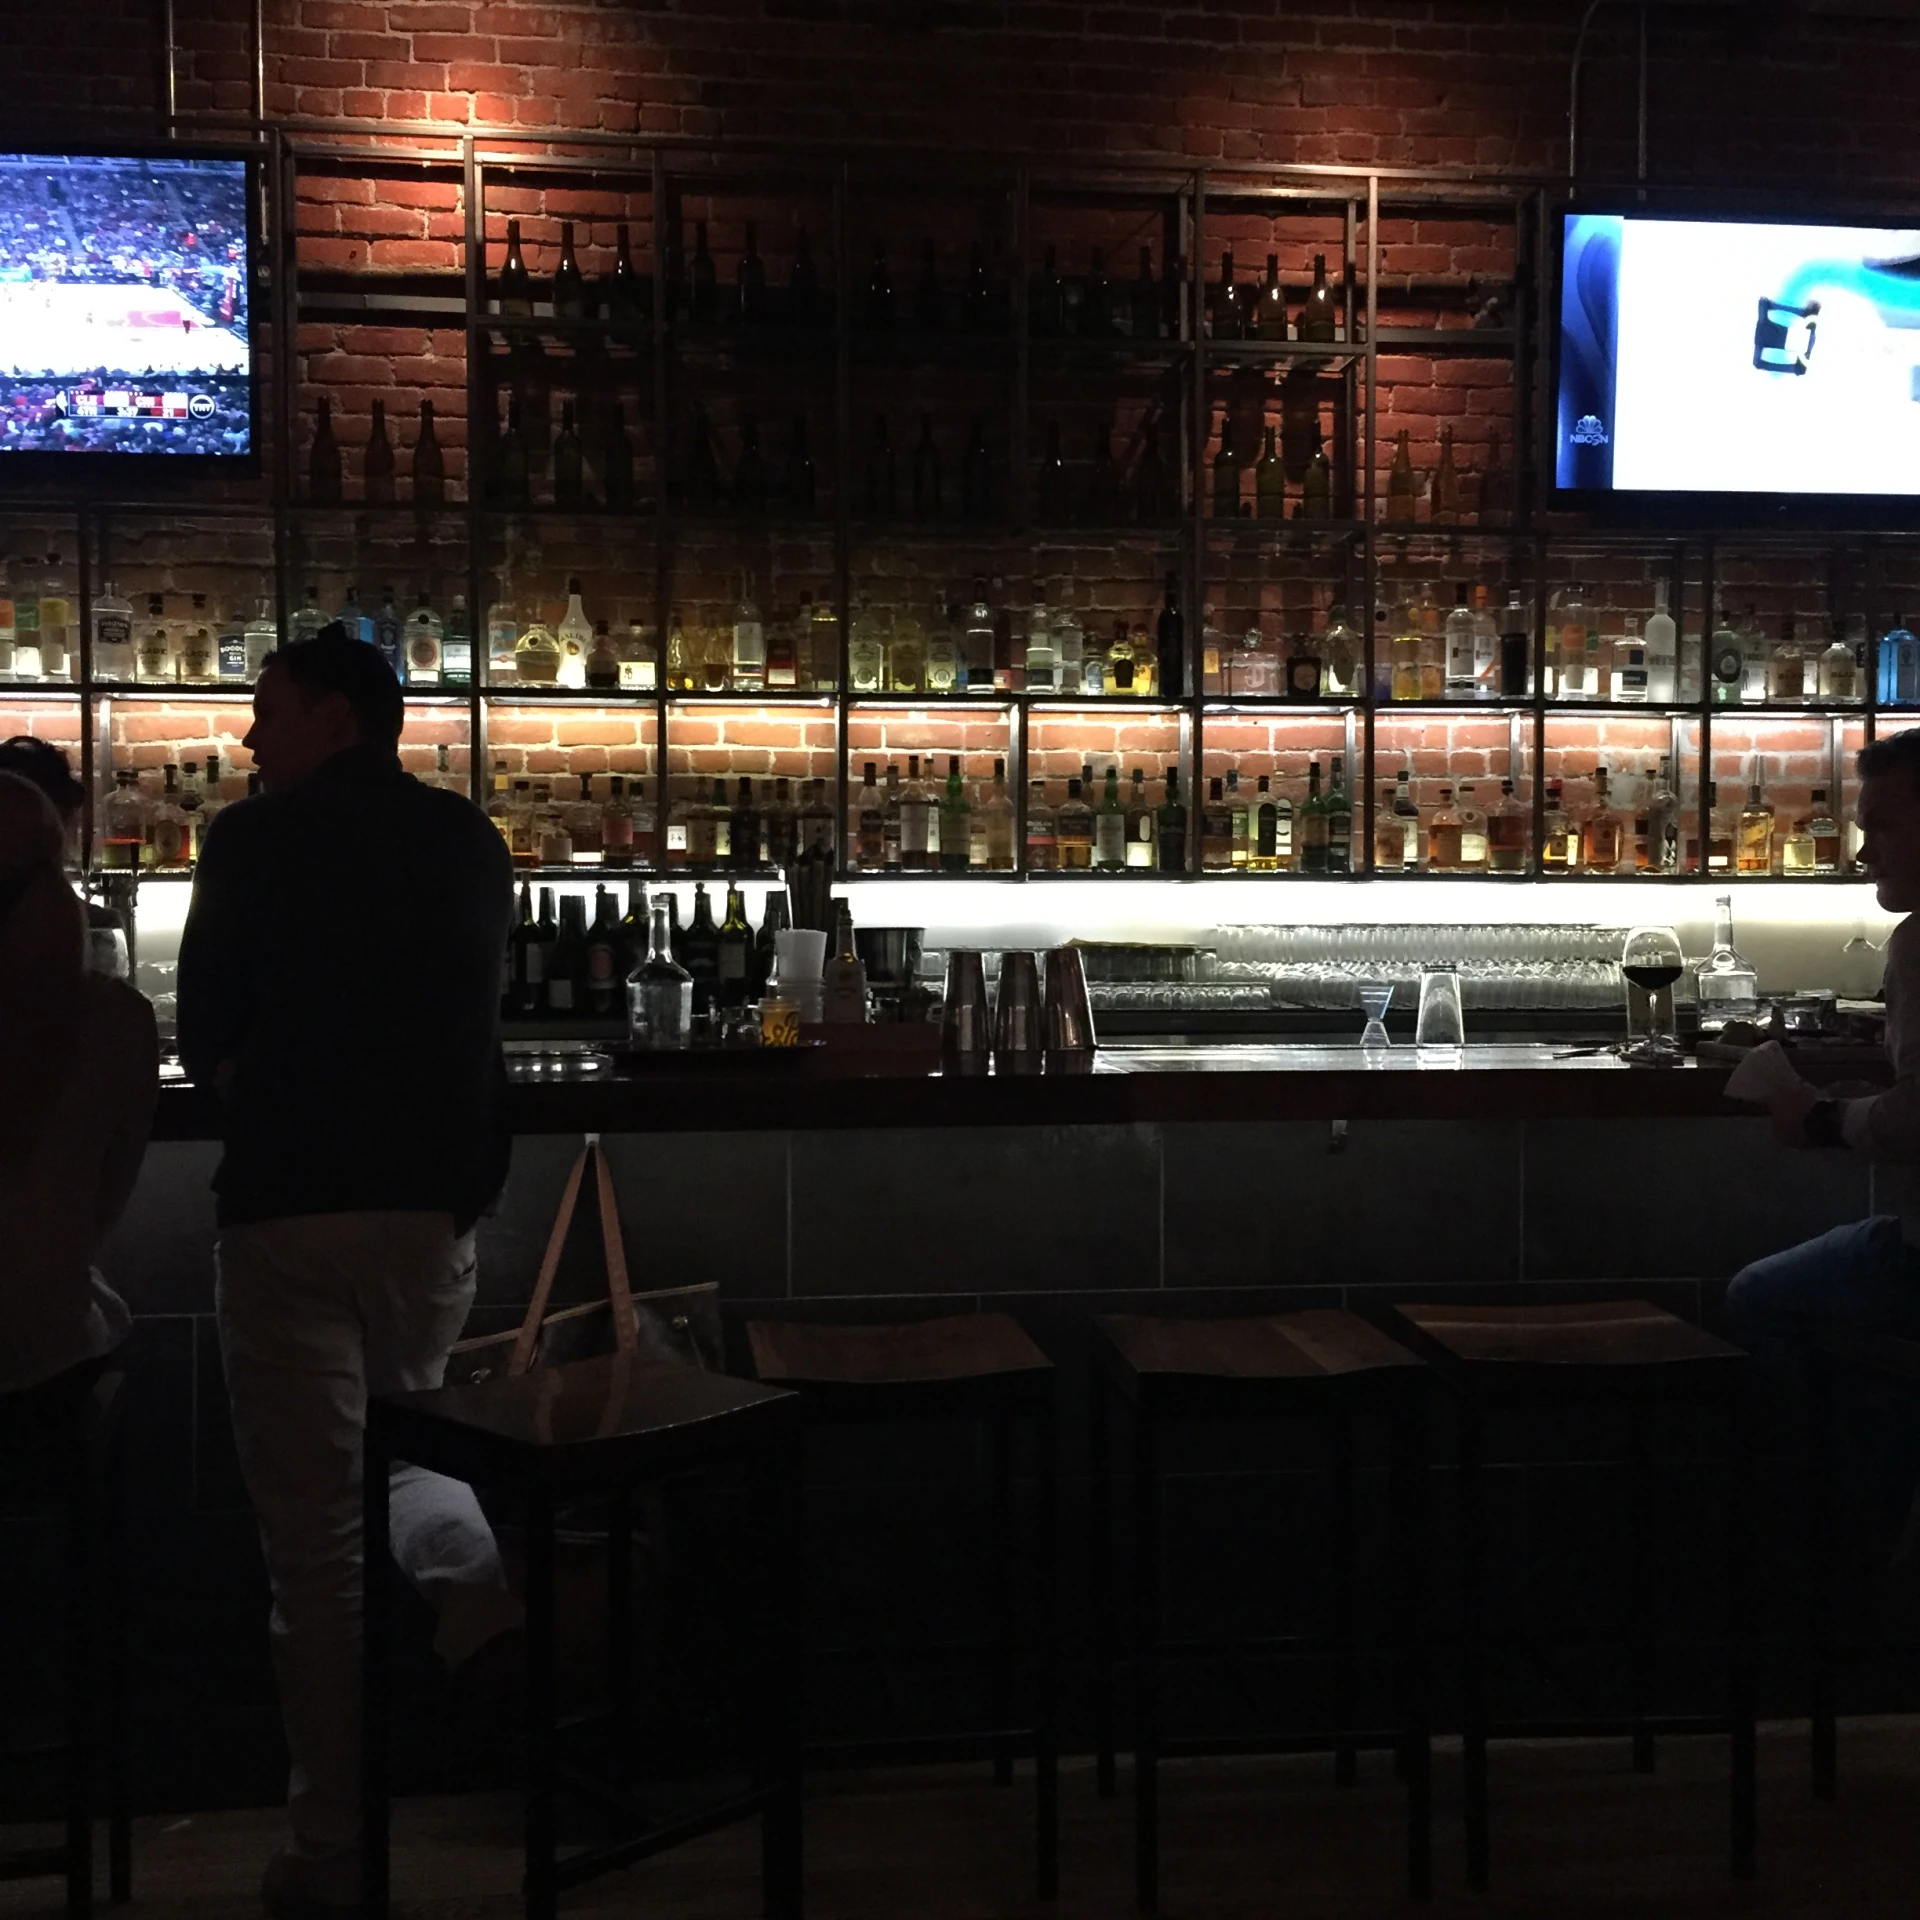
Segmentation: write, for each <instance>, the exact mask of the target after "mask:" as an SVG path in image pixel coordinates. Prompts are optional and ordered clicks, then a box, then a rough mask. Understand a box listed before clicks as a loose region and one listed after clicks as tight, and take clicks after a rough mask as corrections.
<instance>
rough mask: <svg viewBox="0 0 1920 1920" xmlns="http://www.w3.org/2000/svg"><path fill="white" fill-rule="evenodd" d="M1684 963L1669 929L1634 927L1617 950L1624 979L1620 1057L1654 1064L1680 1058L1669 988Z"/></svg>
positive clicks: (1678, 975)
mask: <svg viewBox="0 0 1920 1920" xmlns="http://www.w3.org/2000/svg"><path fill="white" fill-rule="evenodd" d="M1685 965H1686V962H1685V960H1684V959H1683V958H1682V956H1681V953H1680V936H1679V935H1678V934H1677V933H1675V932H1674V930H1673V929H1672V928H1671V927H1635V928H1634V929H1633V930H1632V931H1631V932H1630V933H1629V934H1628V935H1627V939H1626V944H1625V946H1623V947H1622V948H1621V950H1620V972H1621V975H1622V977H1623V978H1624V979H1625V981H1626V983H1627V1044H1626V1047H1625V1049H1624V1051H1623V1057H1624V1058H1625V1059H1628V1060H1637V1061H1640V1062H1642V1063H1643V1064H1648V1065H1659V1064H1662V1063H1664V1062H1668V1061H1674V1060H1678V1059H1679V1057H1680V1037H1679V1028H1678V1026H1677V1024H1676V1022H1675V1019H1674V1013H1673V991H1674V988H1675V987H1676V986H1677V985H1678V984H1679V981H1680V975H1681V972H1682V970H1683V969H1684V967H1685Z"/></svg>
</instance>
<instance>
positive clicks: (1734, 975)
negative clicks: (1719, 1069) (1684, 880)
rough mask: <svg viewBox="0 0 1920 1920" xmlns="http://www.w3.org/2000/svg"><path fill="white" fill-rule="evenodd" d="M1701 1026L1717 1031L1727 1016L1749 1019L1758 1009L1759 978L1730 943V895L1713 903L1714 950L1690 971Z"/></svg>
mask: <svg viewBox="0 0 1920 1920" xmlns="http://www.w3.org/2000/svg"><path fill="white" fill-rule="evenodd" d="M1693 986H1694V998H1695V1000H1696V1002H1697V1003H1698V1005H1699V1009H1700V1030H1701V1031H1702V1032H1703V1033H1717V1032H1718V1031H1719V1030H1720V1029H1721V1028H1722V1027H1724V1026H1725V1025H1726V1024H1727V1022H1728V1021H1729V1020H1752V1019H1755V1018H1756V1017H1757V1016H1758V1014H1759V1012H1760V980H1759V976H1758V975H1757V974H1756V973H1755V972H1754V970H1753V968H1752V966H1751V965H1750V964H1749V963H1748V961H1747V960H1746V959H1745V958H1744V957H1743V956H1742V954H1741V952H1740V949H1739V948H1738V947H1736V946H1735V945H1734V944H1733V896H1732V895H1731V894H1727V893H1723V894H1720V895H1718V896H1717V897H1716V899H1715V900H1714V903H1713V951H1712V952H1711V953H1709V954H1708V955H1707V957H1706V958H1705V959H1704V960H1702V961H1701V962H1700V964H1699V965H1698V966H1697V967H1696V968H1695V969H1694V973H1693Z"/></svg>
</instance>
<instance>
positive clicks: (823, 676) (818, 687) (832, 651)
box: [802, 595, 840, 693]
mask: <svg viewBox="0 0 1920 1920" xmlns="http://www.w3.org/2000/svg"><path fill="white" fill-rule="evenodd" d="M802 604H803V605H804V601H803V603H802ZM806 628H807V657H806V667H807V685H808V686H810V687H812V688H813V689H814V691H815V692H816V693H822V692H824V693H831V692H833V691H834V690H835V688H837V687H838V686H839V684H840V611H839V609H838V608H837V607H836V606H835V605H834V604H833V602H832V601H830V600H829V599H827V598H826V597H825V595H822V596H821V598H820V599H818V600H816V601H815V602H814V603H813V611H812V613H811V614H810V615H809V616H808V618H807V622H806Z"/></svg>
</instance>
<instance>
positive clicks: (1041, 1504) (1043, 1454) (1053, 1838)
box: [1033, 1379, 1060, 1900]
mask: <svg viewBox="0 0 1920 1920" xmlns="http://www.w3.org/2000/svg"><path fill="white" fill-rule="evenodd" d="M1033 1425H1034V1453H1035V1456H1036V1457H1035V1461H1034V1474H1035V1487H1036V1498H1035V1507H1034V1532H1035V1536H1036V1537H1035V1540H1034V1550H1033V1564H1034V1636H1035V1639H1036V1641H1037V1645H1036V1647H1035V1649H1034V1705H1033V1777H1034V1819H1035V1822H1036V1825H1037V1829H1038V1852H1039V1890H1040V1898H1041V1899H1042V1900H1051V1899H1053V1898H1054V1896H1055V1895H1056V1894H1058V1892H1059V1891H1060V1734H1059V1725H1058V1722H1059V1712H1060V1705H1059V1698H1060V1692H1059V1660H1060V1627H1059V1619H1058V1607H1059V1594H1058V1585H1059V1582H1058V1578H1057V1567H1056V1565H1055V1557H1056V1555H1057V1553H1058V1546H1057V1543H1056V1539H1055V1534H1056V1531H1057V1527H1058V1521H1057V1517H1056V1504H1057V1486H1056V1478H1057V1474H1058V1462H1057V1460H1056V1458H1055V1447H1056V1445H1057V1436H1056V1434H1055V1432H1054V1413H1053V1397H1052V1381H1051V1379H1049V1381H1048V1395H1047V1398H1046V1399H1045V1400H1043V1401H1042V1402H1041V1403H1040V1406H1039V1408H1038V1410H1037V1411H1036V1413H1035V1415H1034V1422H1033Z"/></svg>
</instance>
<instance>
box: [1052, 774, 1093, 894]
mask: <svg viewBox="0 0 1920 1920" xmlns="http://www.w3.org/2000/svg"><path fill="white" fill-rule="evenodd" d="M1053 830H1054V847H1055V852H1056V857H1057V861H1058V865H1059V869H1060V871H1061V872H1062V873H1084V872H1086V870H1087V869H1088V868H1089V867H1091V866H1092V865H1093V809H1092V808H1091V807H1089V806H1088V805H1087V803H1086V801H1085V800H1084V799H1083V798H1082V797H1081V784H1080V782H1079V781H1078V780H1077V779H1074V780H1069V781H1068V782H1067V797H1066V799H1064V800H1063V801H1062V802H1061V803H1060V808H1059V811H1058V812H1057V813H1055V815H1054V817H1053Z"/></svg>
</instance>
